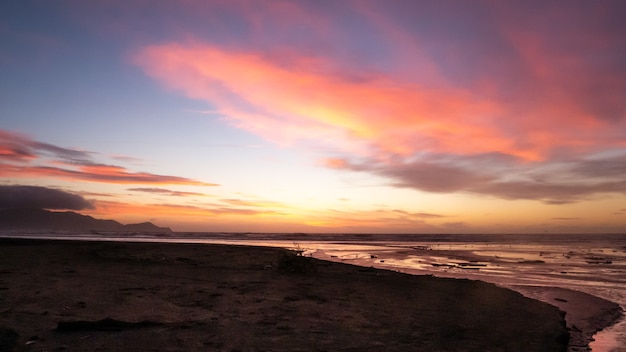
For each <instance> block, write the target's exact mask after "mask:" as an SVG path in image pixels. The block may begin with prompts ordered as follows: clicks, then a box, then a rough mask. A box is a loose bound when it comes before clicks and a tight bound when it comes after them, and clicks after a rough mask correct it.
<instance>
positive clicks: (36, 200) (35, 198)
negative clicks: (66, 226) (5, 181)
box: [0, 185, 93, 210]
mask: <svg viewBox="0 0 626 352" xmlns="http://www.w3.org/2000/svg"><path fill="white" fill-rule="evenodd" d="M0 209H66V210H83V209H93V205H92V204H91V203H90V202H89V201H87V200H86V199H85V198H83V197H81V196H79V195H76V194H72V193H68V192H64V191H61V190H58V189H53V188H46V187H38V186H21V185H12V186H0Z"/></svg>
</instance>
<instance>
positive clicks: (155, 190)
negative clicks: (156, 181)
mask: <svg viewBox="0 0 626 352" xmlns="http://www.w3.org/2000/svg"><path fill="white" fill-rule="evenodd" d="M128 190H129V191H135V192H145V193H154V194H161V195H167V196H177V197H194V196H206V194H204V193H197V192H182V191H173V190H170V189H165V188H154V187H152V188H146V187H138V188H129V189H128Z"/></svg>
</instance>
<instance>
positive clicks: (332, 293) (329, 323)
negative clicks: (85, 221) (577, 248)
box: [0, 239, 569, 351]
mask: <svg viewBox="0 0 626 352" xmlns="http://www.w3.org/2000/svg"><path fill="white" fill-rule="evenodd" d="M0 244H1V245H0V258H2V261H1V262H0V265H1V266H0V333H1V335H0V336H1V339H0V341H1V343H2V345H1V346H2V350H5V351H11V350H14V351H30V350H33V351H42V350H48V351H63V350H67V351H93V350H98V351H122V350H123V351H150V350H152V351H206V350H214V351H298V350H300V351H381V350H384V351H407V350H412V351H565V350H566V349H567V342H568V336H569V332H568V331H567V329H566V326H565V318H564V313H563V312H562V311H560V310H559V309H558V308H556V307H555V306H553V305H548V304H545V303H542V302H540V301H537V300H534V299H530V298H527V297H525V296H523V295H521V294H520V293H518V292H514V291H512V290H508V289H504V288H500V287H497V286H495V285H493V284H490V283H485V282H482V281H476V280H467V279H451V278H436V277H432V276H429V275H408V274H403V273H398V272H394V271H389V270H381V269H375V268H367V267H360V266H354V265H349V264H345V263H336V262H329V261H323V260H317V259H314V258H307V257H302V256H296V255H294V254H293V252H286V251H285V250H284V249H279V248H266V247H248V246H231V245H201V244H172V243H131V242H86V241H48V240H23V239H1V240H0ZM286 253H287V254H286Z"/></svg>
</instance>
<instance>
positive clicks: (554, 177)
mask: <svg viewBox="0 0 626 352" xmlns="http://www.w3.org/2000/svg"><path fill="white" fill-rule="evenodd" d="M325 164H326V165H328V166H329V167H332V168H335V169H343V170H351V171H357V172H370V173H374V174H378V175H381V176H384V177H386V178H388V179H390V182H391V184H392V185H394V186H396V187H405V188H413V189H418V190H422V191H426V192H435V193H449V192H465V193H473V194H481V195H488V196H493V197H498V198H502V199H511V200H515V199H527V200H538V201H542V202H544V203H547V204H565V203H572V202H577V201H581V200H584V199H590V198H593V197H595V196H597V195H601V194H609V193H613V194H626V179H624V176H623V174H621V173H619V172H617V170H619V169H622V170H626V163H625V159H624V156H614V157H608V158H602V159H598V158H594V159H581V160H569V161H567V162H565V161H562V162H553V163H550V162H535V163H528V162H522V161H520V160H519V159H515V158H511V157H508V156H506V155H500V154H492V155H477V156H471V157H470V156H465V157H460V156H450V155H425V156H422V157H421V158H419V159H416V160H413V161H408V162H407V161H406V160H405V159H399V160H394V161H383V162H380V161H377V160H371V159H365V160H362V161H359V162H358V163H357V162H352V161H350V160H347V159H339V158H332V159H329V160H327V161H326V162H325Z"/></svg>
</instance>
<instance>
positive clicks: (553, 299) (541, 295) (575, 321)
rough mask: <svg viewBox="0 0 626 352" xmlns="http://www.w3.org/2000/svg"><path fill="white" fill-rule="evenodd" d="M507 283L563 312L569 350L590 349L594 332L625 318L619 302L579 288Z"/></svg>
mask: <svg viewBox="0 0 626 352" xmlns="http://www.w3.org/2000/svg"><path fill="white" fill-rule="evenodd" d="M506 287H509V288H511V289H512V290H515V291H517V292H520V293H522V294H523V295H525V296H527V297H530V298H533V299H536V300H539V301H542V302H545V303H548V304H551V305H553V306H556V307H558V308H559V309H561V310H562V311H564V312H566V315H565V321H566V324H567V328H568V330H569V332H570V342H569V347H568V351H569V352H583V351H590V350H591V349H590V347H589V344H590V343H591V342H593V341H594V338H593V336H594V335H595V334H597V333H598V332H600V331H602V330H604V329H606V328H608V327H611V326H613V325H615V324H617V323H618V322H620V321H621V320H622V319H623V318H624V311H623V308H622V307H621V306H620V305H619V304H617V303H615V302H611V301H609V300H606V299H603V298H600V297H597V296H594V295H590V294H588V293H584V292H581V291H576V290H571V289H566V288H561V287H553V286H530V285H509V286H506Z"/></svg>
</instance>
